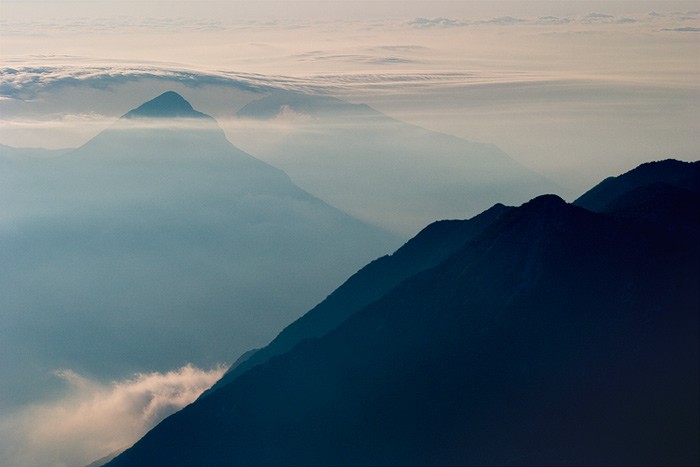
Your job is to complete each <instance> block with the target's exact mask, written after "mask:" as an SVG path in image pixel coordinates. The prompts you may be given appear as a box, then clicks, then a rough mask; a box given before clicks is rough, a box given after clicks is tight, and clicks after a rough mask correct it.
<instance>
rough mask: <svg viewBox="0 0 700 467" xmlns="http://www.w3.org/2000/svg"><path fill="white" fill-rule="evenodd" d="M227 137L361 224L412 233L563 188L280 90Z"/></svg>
mask: <svg viewBox="0 0 700 467" xmlns="http://www.w3.org/2000/svg"><path fill="white" fill-rule="evenodd" d="M238 116H239V117H240V118H243V119H249V120H253V121H255V122H256V123H254V124H251V125H243V126H242V127H241V128H242V130H241V131H240V132H234V130H231V131H232V133H231V135H232V137H233V138H234V140H235V141H236V142H237V144H240V145H241V147H243V148H246V149H247V150H249V151H251V152H252V153H254V154H256V155H259V156H260V157H261V158H263V159H264V160H266V161H270V162H271V163H273V164H275V165H276V166H278V167H280V168H282V169H283V170H285V172H287V173H288V174H289V175H290V177H291V178H292V179H293V180H294V181H295V182H296V183H298V184H299V185H300V186H302V187H303V188H305V189H307V190H309V191H311V192H312V193H314V194H316V195H318V196H319V197H321V198H322V199H324V200H326V201H328V202H329V203H331V204H333V205H334V206H337V207H339V208H341V209H343V210H345V211H347V212H349V213H351V214H353V215H355V216H357V217H359V218H361V219H365V220H370V221H371V222H373V223H375V224H378V225H382V226H385V227H388V228H392V229H394V230H395V231H398V232H401V233H403V234H406V235H414V234H415V233H416V232H418V231H419V230H420V229H421V228H422V227H424V226H425V225H427V224H428V223H430V222H432V221H434V220H437V219H453V218H457V219H464V218H469V217H472V216H475V215H476V214H478V213H479V212H481V211H483V210H484V209H487V208H488V207H490V206H492V205H493V204H495V203H498V202H501V203H506V204H520V203H522V202H524V201H527V200H528V199H530V198H532V197H533V196H537V195H539V194H541V193H560V192H561V191H562V188H561V187H559V186H557V185H556V184H555V183H553V182H551V181H550V180H548V179H546V178H545V177H543V176H541V175H539V174H536V173H534V172H532V171H530V170H528V169H526V168H525V167H523V166H521V165H520V164H518V163H517V162H516V161H514V160H513V159H512V158H510V157H509V156H508V155H506V154H505V153H504V152H503V151H501V150H500V149H498V148H497V147H496V146H494V145H492V144H484V143H473V142H469V141H466V140H464V139H460V138H456V137H454V136H450V135H446V134H442V133H437V132H433V131H429V130H426V129H423V128H420V127H417V126H414V125H410V124H407V123H404V122H401V121H398V120H395V119H393V118H390V117H388V116H386V115H384V114H382V113H380V112H378V111H376V110H374V109H372V108H370V107H368V106H367V105H364V104H350V103H347V102H344V101H342V100H339V99H335V98H333V97H329V96H310V95H303V94H296V93H291V92H278V93H274V94H272V95H270V96H268V97H265V98H262V99H259V100H256V101H253V102H251V103H249V104H248V105H246V106H245V107H243V108H242V109H241V110H240V111H239V112H238Z"/></svg>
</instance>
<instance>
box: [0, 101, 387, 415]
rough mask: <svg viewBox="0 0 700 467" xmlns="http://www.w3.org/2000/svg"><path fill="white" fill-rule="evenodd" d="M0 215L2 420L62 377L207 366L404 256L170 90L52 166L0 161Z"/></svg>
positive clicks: (45, 161) (382, 235) (381, 234)
mask: <svg viewBox="0 0 700 467" xmlns="http://www.w3.org/2000/svg"><path fill="white" fill-rule="evenodd" d="M0 216H1V219H2V223H1V224H0V263H1V264H2V265H3V268H1V269H0V321H2V322H3V329H8V330H9V329H11V330H12V332H7V334H3V338H2V339H0V369H1V370H2V372H3V374H12V375H15V376H16V377H14V378H5V379H4V380H3V381H2V382H1V383H0V394H3V396H2V399H0V406H2V407H5V406H9V405H13V404H19V403H28V402H32V401H34V400H37V399H39V398H41V397H42V396H44V395H45V394H46V393H50V391H52V390H54V389H55V388H53V387H51V383H52V382H51V381H50V382H49V384H46V383H45V381H46V379H49V378H47V377H46V376H45V375H46V373H48V372H50V371H53V370H55V369H58V368H70V369H71V370H73V371H75V372H78V373H80V374H89V375H91V376H93V377H95V378H96V379H106V380H114V379H117V378H121V377H124V376H126V375H131V374H133V372H134V371H155V370H160V371H165V370H171V369H173V368H178V367H180V366H181V365H183V364H185V363H187V362H191V363H193V364H195V365H198V366H201V367H211V366H214V365H216V364H217V363H218V362H223V361H226V359H228V358H229V357H230V356H231V355H232V354H235V353H242V352H243V351H245V350H247V349H249V348H251V347H254V346H260V345H261V344H263V343H266V342H269V341H270V340H271V339H272V337H274V335H275V333H276V332H277V331H278V330H279V329H280V328H282V327H283V326H284V325H286V324H288V323H289V322H291V321H293V320H294V319H295V318H297V317H298V316H299V315H300V314H301V313H302V312H303V311H304V310H307V309H308V308H309V307H310V306H312V305H313V304H314V303H317V302H318V301H319V300H320V299H321V298H323V297H324V296H326V295H327V294H328V293H329V292H330V291H331V290H332V289H333V288H334V287H335V286H336V285H337V284H338V283H339V282H340V281H341V280H342V279H344V278H346V277H347V276H348V275H350V274H352V273H353V272H355V271H357V270H358V269H359V268H360V267H361V266H362V265H363V264H365V263H366V262H367V261H369V260H370V259H372V258H376V257H377V256H379V255H382V254H386V253H387V252H390V251H392V250H393V249H395V248H396V247H398V246H399V245H400V240H399V239H397V238H396V237H395V236H394V235H392V234H389V233H387V232H385V231H383V230H381V229H379V228H375V227H372V226H370V225H367V224H366V223H363V222H361V221H358V220H357V219H354V218H352V217H350V216H348V215H347V214H345V213H343V212H341V211H339V210H338V209H335V208H333V207H331V206H329V205H328V204H326V203H324V202H323V201H321V200H319V199H318V198H316V197H314V196H312V195H311V194H309V193H308V192H306V191H304V190H302V189H301V188H299V187H297V186H296V185H294V184H293V183H292V182H291V181H290V179H289V177H287V175H286V174H285V173H284V172H282V171H281V170H278V169H276V168H274V167H271V166H270V165H268V164H266V163H264V162H262V161H260V160H258V159H256V158H254V157H253V156H251V155H249V154H247V153H245V152H243V151H241V150H240V149H238V148H236V147H234V146H233V145H232V144H231V143H229V141H228V140H227V139H226V137H225V135H224V133H223V131H222V130H221V129H220V128H219V126H218V124H217V123H216V121H215V120H214V119H212V118H211V117H208V116H206V115H204V114H201V113H200V112H198V111H196V110H194V109H192V107H191V106H190V104H189V103H187V101H186V100H184V99H183V98H182V97H181V96H179V95H177V94H175V93H166V94H163V95H162V96H159V97H157V98H156V99H154V100H152V101H150V102H148V103H146V104H144V105H142V106H141V107H139V108H138V109H135V110H133V111H131V112H129V113H127V114H126V115H125V116H124V117H123V118H121V119H119V120H118V121H116V122H115V123H114V124H113V125H112V126H110V127H109V128H108V129H106V130H105V131H103V132H101V133H100V134H98V135H97V136H95V137H94V138H93V139H92V140H90V141H89V142H87V143H86V144H85V145H83V146H82V147H80V148H78V149H75V150H73V151H70V152H68V153H65V154H62V155H60V156H58V157H45V158H37V157H28V156H27V157H24V156H23V157H20V155H17V156H16V157H14V156H13V157H0ZM338 245H342V248H340V247H338ZM272 289H274V292H271V290H272ZM173 342H178V345H176V346H173ZM56 379H57V378H56ZM54 384H56V385H60V384H61V382H60V381H56V382H55V383H54Z"/></svg>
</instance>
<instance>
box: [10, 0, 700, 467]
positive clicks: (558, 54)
mask: <svg viewBox="0 0 700 467" xmlns="http://www.w3.org/2000/svg"><path fill="white" fill-rule="evenodd" d="M699 9H700V7H699V5H698V2H697V1H631V2H628V1H614V2H612V1H585V0H583V1H528V0H520V1H509V2H505V1H503V2H501V1H451V2H450V1H447V2H442V1H422V2H413V1H404V0H393V1H384V2H381V1H380V2H377V1H371V2H370V1H361V0H357V1H355V0H349V1H341V0H337V1H333V0H328V1H219V2H203V1H196V2H195V1H190V2H177V1H165V0H164V1H152V2H141V1H138V2H137V1H117V0H112V1H110V0H94V1H82V2H66V1H44V2H35V1H15V2H13V1H7V0H2V1H1V2H0V144H6V145H10V146H17V147H44V148H63V147H77V146H80V145H82V144H83V143H85V142H86V141H88V140H89V139H90V138H92V137H93V136H95V135H96V134H97V133H98V132H99V131H101V130H102V129H104V128H106V127H107V126H108V125H110V124H111V123H112V122H113V121H114V119H115V118H116V117H119V116H121V115H123V114H124V113H126V112H127V111H129V110H131V109H133V108H135V107H137V106H139V105H140V104H142V103H143V102H145V101H147V100H149V99H152V98H153V97H155V96H156V95H158V94H160V93H162V92H164V91H167V90H175V91H177V92H179V93H181V94H182V95H183V96H184V97H185V98H186V99H187V100H188V101H189V102H191V103H192V105H193V106H194V107H195V108H196V109H197V110H199V111H202V112H204V113H207V114H209V115H212V116H214V117H215V118H216V119H217V120H218V121H219V122H220V124H221V126H222V127H223V129H224V130H225V131H226V133H227V135H228V137H229V139H230V140H231V142H232V143H233V144H239V143H238V142H237V139H236V136H237V135H238V136H239V137H240V138H241V142H244V138H243V137H242V136H240V135H241V134H242V133H241V132H245V131H247V128H249V127H250V125H258V124H260V125H263V124H262V123H252V122H250V121H247V120H241V119H239V118H237V117H236V116H235V114H236V111H237V110H239V109H240V108H241V107H243V106H244V105H245V104H247V103H248V102H250V101H252V100H254V99H258V98H260V97H263V96H264V95H265V94H266V93H267V92H268V91H270V90H273V89H291V90H298V91H303V92H308V93H324V94H328V95H331V96H335V97H339V98H342V99H345V100H347V101H349V102H352V103H366V104H368V105H370V106H372V107H374V108H375V109H377V110H379V111H381V112H384V113H385V114H387V115H389V116H391V117H394V118H397V119H400V120H404V121H406V122H409V123H414V124H416V125H420V126H422V127H425V128H428V129H431V130H436V131H440V132H444V133H448V134H451V135H455V136H459V137H462V138H465V139H468V140H470V141H476V142H487V143H494V144H496V145H497V146H499V147H500V148H501V149H503V150H504V151H505V152H506V153H508V154H509V155H510V156H511V157H513V158H514V159H515V160H516V161H518V162H520V163H521V164H523V165H525V166H526V167H529V168H531V169H533V170H536V171H538V172H539V173H541V174H543V175H545V176H547V177H550V178H551V179H553V180H554V181H555V182H557V183H559V184H561V185H562V186H563V187H564V188H565V189H566V190H567V191H568V192H569V193H573V194H581V193H583V192H584V191H585V190H586V189H588V188H590V187H591V186H592V185H594V184H595V183H597V182H599V181H600V180H602V179H603V178H605V177H607V176H610V175H617V174H620V173H622V172H625V171H627V170H629V169H631V168H633V167H635V166H636V165H638V164H640V163H643V162H647V161H650V160H657V159H665V158H670V157H674V158H679V159H683V160H697V159H698V158H699V155H698V150H699V148H700V131H698V129H700V12H699V11H698V10H699ZM292 117H293V116H292ZM275 124H276V125H277V127H276V128H278V129H279V131H281V132H292V131H299V130H298V128H299V127H298V126H297V122H296V121H295V119H294V118H287V119H284V118H282V119H279V120H278V121H276V122H275ZM265 129H266V130H269V126H267V127H266V128H265ZM253 146H254V145H253V144H251V147H253ZM242 148H243V149H247V148H246V147H243V146H242ZM253 155H254V156H258V154H255V153H254V152H253ZM332 156H333V155H332V154H329V157H332ZM267 162H269V163H271V164H272V165H276V162H281V161H279V160H277V161H276V160H272V159H270V160H267ZM348 176H352V173H348ZM389 182H391V183H402V181H401V180H394V181H389ZM0 214H2V213H0ZM2 218H3V217H2V216H1V215H0V219H2ZM338 285H339V284H338ZM263 289H264V287H261V290H263ZM266 293H267V292H266ZM0 311H2V310H0ZM0 325H1V323H0ZM1 332H4V330H3V329H2V328H0V333H1ZM0 338H2V336H1V335H0ZM234 357H235V356H234V355H231V356H227V358H234ZM185 363H186V362H182V364H183V365H184V364H185ZM216 363H217V362H211V366H210V367H209V368H210V369H207V370H200V369H198V368H196V367H193V366H183V367H182V368H180V369H177V368H157V369H156V368H154V369H153V370H154V372H153V373H148V374H141V375H137V376H134V377H133V378H130V379H126V380H114V381H110V380H108V379H104V378H103V379H101V380H99V381H98V380H93V379H91V378H90V377H89V376H85V375H79V374H77V373H76V372H74V369H72V368H53V369H52V370H53V371H56V373H51V374H50V375H48V376H47V379H51V378H54V379H56V378H58V379H60V380H63V381H65V382H66V384H65V388H64V389H65V390H64V391H63V392H62V393H61V394H57V395H56V396H55V397H53V398H51V399H50V400H39V401H36V403H35V404H32V405H28V406H25V407H21V408H20V409H18V410H17V411H16V412H15V413H12V414H9V415H8V414H2V416H0V464H3V465H5V464H8V465H52V464H53V465H72V464H75V465H78V464H79V463H81V462H84V463H87V462H89V461H91V460H94V459H95V458H96V457H99V456H101V455H104V454H107V453H108V452H109V450H111V449H115V448H119V447H122V446H124V445H125V444H128V443H130V442H132V441H134V439H133V438H134V436H135V434H137V433H138V434H140V433H141V432H143V431H144V430H146V429H148V428H149V427H150V426H152V425H153V424H154V423H157V421H158V420H159V419H160V418H162V416H164V415H165V414H167V413H169V411H172V410H175V409H176V408H178V407H181V406H183V405H184V404H186V403H188V402H189V401H190V400H192V399H193V398H195V397H196V395H197V394H198V393H199V392H201V390H203V389H204V388H205V387H207V386H208V385H210V384H211V383H212V382H213V381H214V380H216V378H218V376H219V375H220V374H221V371H222V369H221V368H219V367H217V366H216ZM211 368H213V369H211ZM7 377H8V376H7V375H0V378H7ZM0 396H4V395H0ZM105 420H109V423H104V421H105ZM87 433H90V434H91V435H92V436H91V437H90V441H89V443H88V442H86V434H87ZM95 456H96V457H95Z"/></svg>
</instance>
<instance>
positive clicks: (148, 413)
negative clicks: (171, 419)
mask: <svg viewBox="0 0 700 467" xmlns="http://www.w3.org/2000/svg"><path fill="white" fill-rule="evenodd" d="M224 371H225V368H224V367H217V368H214V369H211V370H202V369H199V368H196V367H194V366H192V365H186V366H184V367H182V368H179V369H177V370H173V371H168V372H166V373H158V372H154V373H148V374H136V375H134V376H133V377H131V378H128V379H125V380H122V381H112V382H110V383H108V384H105V383H101V382H99V381H95V380H92V379H90V378H86V377H85V376H81V375H79V374H77V373H75V372H73V371H71V370H58V371H55V372H54V373H53V375H52V377H53V378H55V379H57V380H61V381H62V382H63V384H64V386H65V389H64V390H63V394H62V395H61V396H60V397H58V398H53V399H52V400H50V401H46V402H41V403H37V404H31V405H29V406H25V407H23V408H22V409H21V410H18V411H16V412H14V413H10V414H5V415H4V416H3V419H2V420H0V459H2V460H3V463H4V464H5V465H18V466H19V465H27V466H29V465H43V466H47V467H64V466H66V467H68V466H71V467H75V466H81V465H87V464H89V463H90V462H92V461H94V460H97V459H99V458H102V457H104V456H107V455H108V454H110V453H112V452H114V451H118V450H123V449H125V448H127V447H129V446H130V445H131V444H133V443H134V442H135V441H137V440H138V439H139V438H140V437H141V436H143V435H144V434H145V433H146V432H147V431H148V430H150V429H151V428H153V427H154V426H155V425H156V424H158V422H160V421H161V420H163V419H164V418H165V417H167V416H168V415H170V414H172V413H174V412H176V411H177V410H179V409H181V408H182V407H184V406H185V405H187V404H189V403H191V402H193V401H194V400H195V399H196V398H197V397H198V396H199V395H200V394H201V393H202V392H203V391H204V390H205V389H207V388H208V387H209V386H211V385H212V384H213V383H214V382H216V380H218V379H219V378H220V377H221V375H222V374H223V373H224Z"/></svg>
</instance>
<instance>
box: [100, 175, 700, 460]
mask: <svg viewBox="0 0 700 467" xmlns="http://www.w3.org/2000/svg"><path fill="white" fill-rule="evenodd" d="M686 168H687V169H689V168H690V167H689V165H686ZM652 185H656V186H657V188H655V189H654V190H655V191H656V193H657V194H656V195H655V196H648V195H647V194H646V193H645V194H644V195H643V196H638V197H636V212H638V213H641V215H638V216H634V215H633V213H634V212H635V210H633V209H631V208H632V206H633V205H634V204H635V201H634V200H633V198H635V196H633V191H631V192H628V193H624V194H622V195H621V196H626V197H627V200H626V201H625V205H626V207H627V209H626V211H625V214H624V215H615V214H598V213H593V212H591V211H587V210H585V209H583V208H580V207H577V206H572V205H568V204H566V203H565V202H564V201H562V200H561V199H560V198H558V197H556V196H552V195H549V196H541V197H538V198H536V199H534V200H532V201H530V202H528V203H526V204H524V205H522V206H520V207H519V208H517V209H512V210H509V211H504V212H503V213H502V214H501V215H500V216H496V217H495V218H494V219H492V222H490V224H489V225H488V226H486V227H485V228H483V230H482V231H481V233H479V234H477V235H476V236H470V235H469V234H467V235H465V240H466V242H465V243H464V244H463V245H462V246H461V247H458V248H457V249H456V250H455V251H454V253H452V254H451V255H448V256H447V257H446V258H443V259H441V260H440V261H439V263H438V264H437V265H436V266H435V267H432V268H430V269H424V270H422V271H421V272H418V273H417V274H415V275H413V276H412V277H410V278H408V279H406V280H405V281H403V282H401V283H400V284H399V285H397V286H395V287H394V286H391V285H389V284H387V288H390V289H391V290H390V291H388V292H387V293H384V294H383V295H382V297H381V298H379V299H378V300H375V301H373V302H372V303H370V304H369V305H367V306H365V307H363V308H362V309H361V310H360V311H357V312H356V313H354V314H352V316H350V317H349V318H348V319H347V320H345V321H344V322H343V323H342V324H341V325H340V326H338V327H337V328H336V329H335V330H333V331H331V332H328V333H327V334H325V335H324V336H323V337H320V338H310V339H306V340H304V341H302V342H301V343H299V344H298V345H296V346H295V347H294V348H293V349H292V350H290V351H288V352H286V353H283V354H281V355H278V356H277V357H275V358H272V359H270V360H269V361H267V362H266V363H265V364H262V365H259V366H257V367H254V368H252V369H250V370H249V371H247V372H245V373H243V374H241V375H240V376H239V377H238V378H236V379H234V380H233V382H231V383H229V384H227V385H225V386H223V387H221V388H220V389H218V390H216V391H214V392H212V393H211V394H210V395H209V396H207V397H204V398H201V399H200V400H199V401H197V402H195V403H194V404H192V405H191V406H189V407H187V408H185V409H184V410H182V411H181V412H179V413H177V414H175V415H173V416H171V417H170V418H168V419H166V420H165V421H164V422H162V423H161V424H160V425H159V426H158V427H156V428H155V429H154V430H152V431H151V432H150V433H149V434H148V435H146V436H145V437H144V438H143V439H142V440H141V441H140V442H139V443H137V444H136V445H135V446H134V447H133V448H131V449H130V450H127V451H126V452H125V453H124V454H122V455H121V456H119V457H118V458H117V459H116V460H114V461H113V462H112V463H110V464H109V465H110V466H121V465H125V466H126V465H128V466H139V465H156V464H167V465H172V466H177V465H201V466H207V465H217V466H220V465H493V464H498V465H502V464H505V465H508V464H516V465H610V464H618V465H620V464H624V465H669V464H670V465H684V464H697V462H698V461H699V460H700V459H699V454H698V452H699V450H698V448H699V447H700V446H699V441H698V439H699V435H700V426H699V425H700V422H699V420H700V410H699V404H698V398H697V395H698V391H699V390H700V387H699V384H698V372H699V370H698V368H700V362H699V361H698V360H699V354H698V348H699V346H700V342H699V338H698V333H697V330H698V326H699V324H700V322H699V311H698V310H700V290H699V289H698V283H700V245H698V241H697V239H698V235H699V234H700V223H699V222H698V220H697V216H696V215H694V214H693V213H692V212H682V213H679V212H678V210H677V209H676V207H675V206H676V205H675V204H668V203H667V202H666V201H665V200H667V199H669V198H668V197H667V196H666V195H667V192H672V197H673V198H674V199H676V200H678V199H680V197H682V194H681V192H679V191H678V189H677V188H676V187H671V188H670V189H669V190H666V191H664V190H660V189H658V183H652ZM684 193H685V196H684V197H683V198H684V199H685V203H686V205H687V206H688V207H691V208H692V209H694V210H695V211H697V210H698V209H700V204H699V203H698V200H697V197H695V195H694V194H693V193H692V192H690V191H688V190H686V191H685V192H684ZM650 212H655V213H656V214H657V215H658V216H657V217H658V218H663V219H664V221H663V222H658V221H656V220H655V219H656V217H655V216H649V215H648V214H649V213H650ZM450 230H451V229H447V231H448V234H451V233H454V231H453V230H452V231H451V232H450ZM438 236H439V235H438ZM416 240H418V239H416ZM446 243H451V244H453V245H454V243H453V242H449V241H447V239H446V241H445V242H440V241H431V242H428V243H426V244H425V246H426V249H427V251H425V252H423V253H421V254H420V255H418V257H417V258H423V260H422V261H425V258H426V257H427V256H429V252H430V250H431V248H433V247H434V246H438V247H440V246H441V245H445V244H446ZM409 244H410V243H409ZM407 247H408V245H407ZM436 253H437V252H436ZM397 255H398V252H397ZM385 261H389V260H388V259H386V260H385ZM420 261H421V260H420V259H419V260H418V262H420ZM424 264H425V263H424ZM418 269H420V268H418ZM358 276H360V275H359V274H358ZM358 276H356V277H358ZM348 284H350V281H348ZM348 284H346V287H349V285H348ZM333 312H334V310H328V311H327V313H330V314H332V313H333ZM291 328H292V327H291V326H290V329H291Z"/></svg>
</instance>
